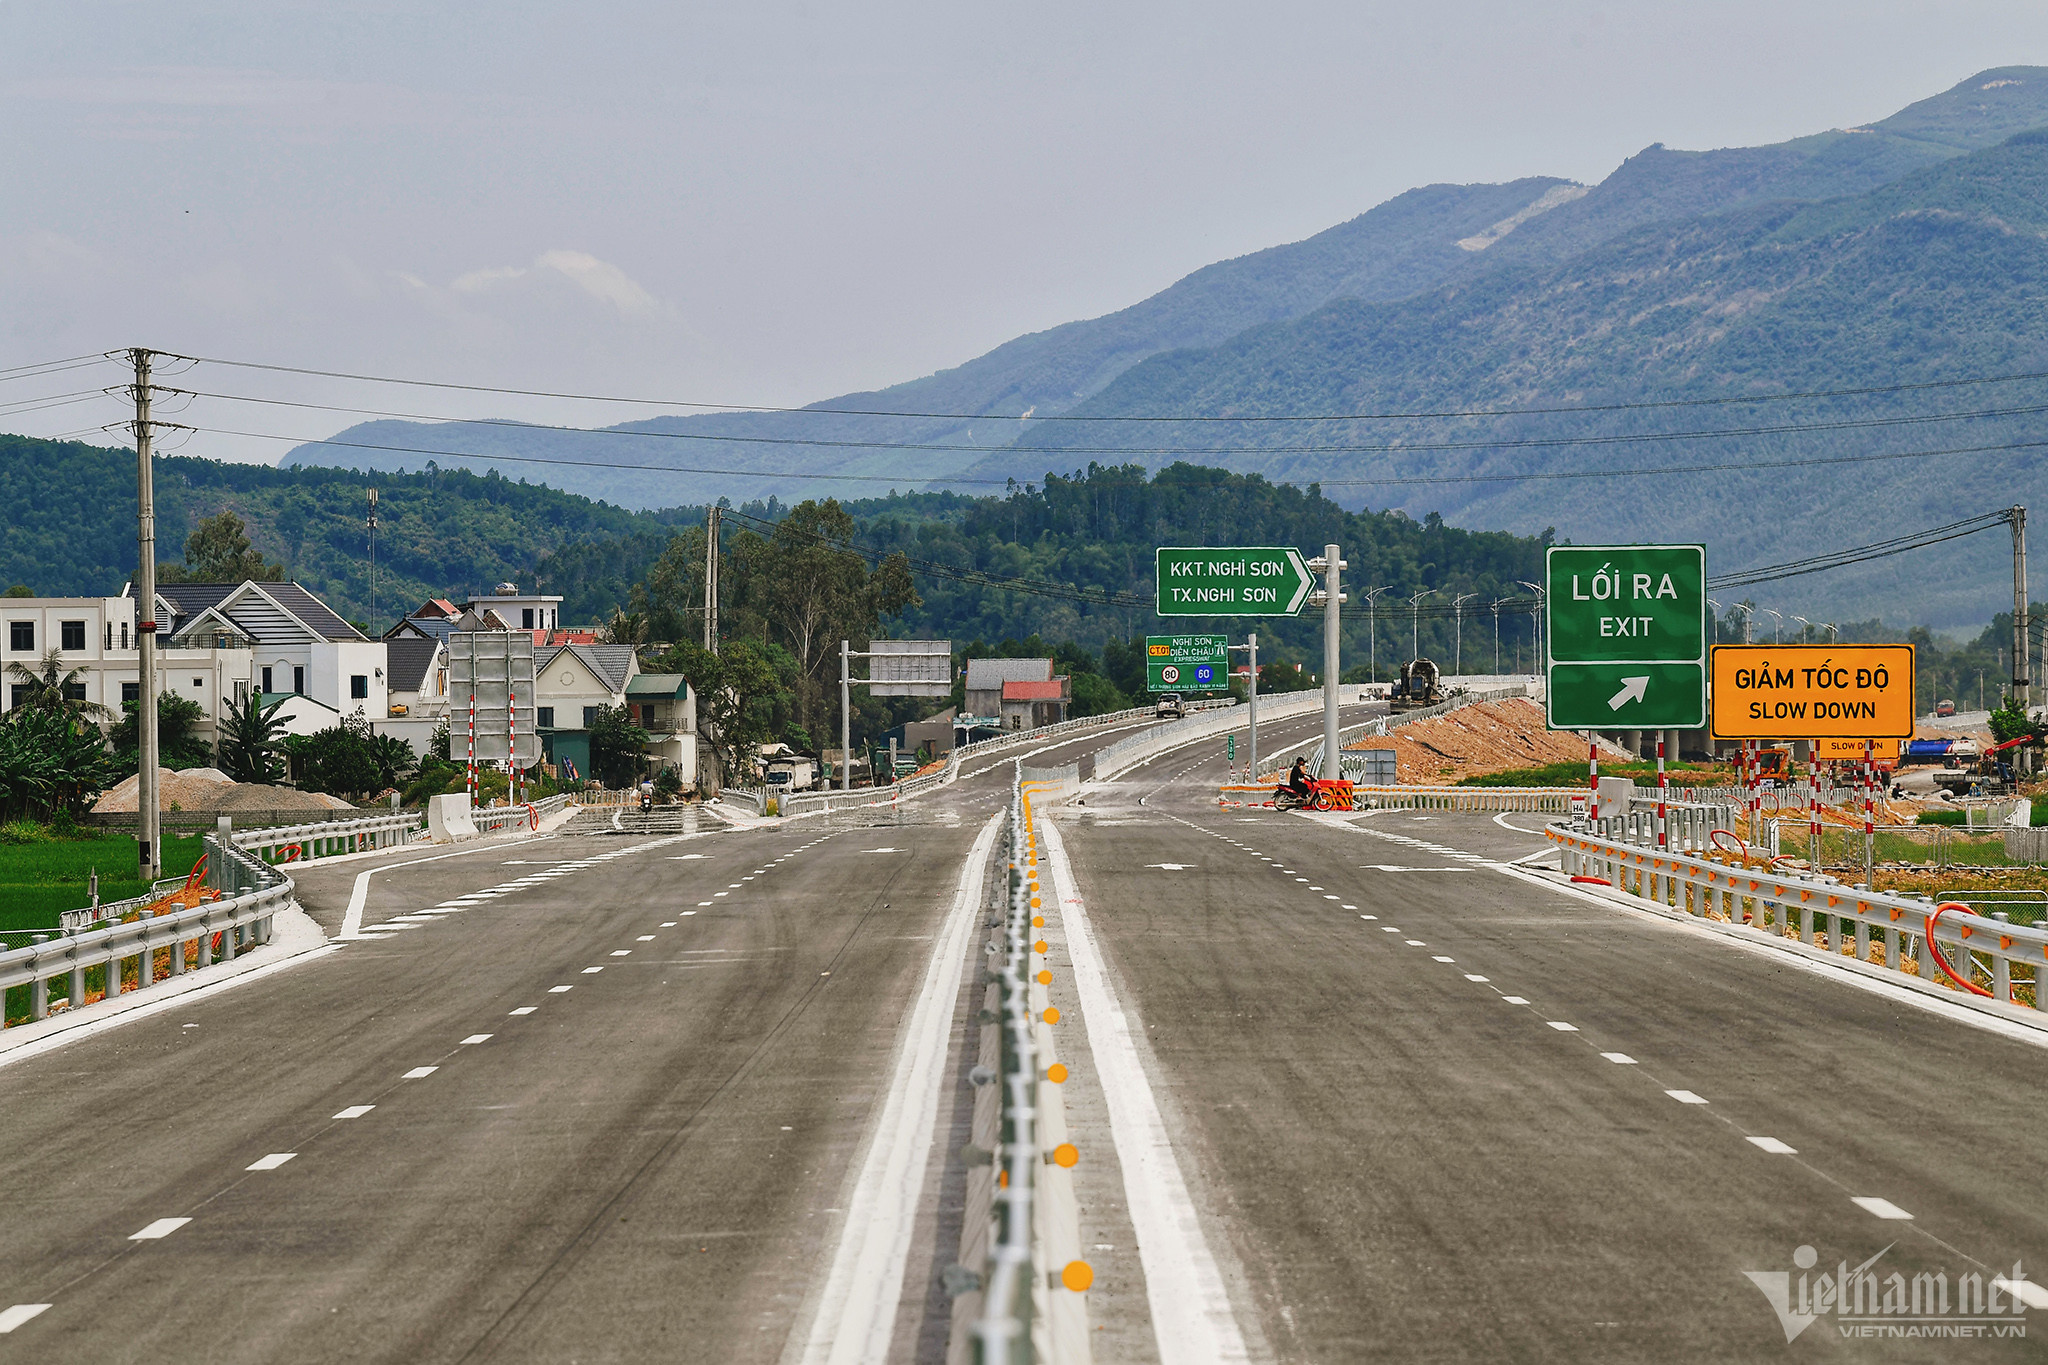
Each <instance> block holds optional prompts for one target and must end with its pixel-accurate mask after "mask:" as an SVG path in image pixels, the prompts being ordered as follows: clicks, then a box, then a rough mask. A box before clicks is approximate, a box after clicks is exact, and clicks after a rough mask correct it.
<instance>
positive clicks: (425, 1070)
mask: <svg viewBox="0 0 2048 1365" xmlns="http://www.w3.org/2000/svg"><path fill="white" fill-rule="evenodd" d="M440 1069H441V1068H440V1067H438V1066H416V1067H414V1068H413V1069H412V1070H410V1071H408V1072H406V1073H405V1074H404V1075H403V1076H400V1077H399V1078H398V1079H400V1080H401V1081H423V1080H425V1079H426V1078H427V1077H429V1076H431V1075H433V1074H434V1073H435V1072H436V1071H439V1070H440Z"/></svg>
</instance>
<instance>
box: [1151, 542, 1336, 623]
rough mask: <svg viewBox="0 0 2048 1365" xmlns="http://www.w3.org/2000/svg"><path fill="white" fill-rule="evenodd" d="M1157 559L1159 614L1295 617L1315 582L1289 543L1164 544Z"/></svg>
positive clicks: (1303, 561) (1313, 576)
mask: <svg viewBox="0 0 2048 1365" xmlns="http://www.w3.org/2000/svg"><path fill="white" fill-rule="evenodd" d="M1155 563H1156V566H1157V570H1158V578H1157V582H1158V589H1159V603H1158V608H1159V615H1161V616H1293V615H1295V614H1296V613H1298V612H1299V611H1300V610H1301V607H1302V604H1303V603H1304V602H1306V601H1308V595H1309V591H1310V589H1312V588H1314V587H1315V584H1316V580H1315V575H1314V574H1312V573H1310V572H1309V567H1308V563H1307V561H1305V560H1304V559H1302V557H1301V551H1299V550H1297V549H1294V548H1293V547H1291V546H1257V547H1251V548H1246V547H1243V546H1238V547H1234V548H1227V549H1211V548H1205V547H1200V546H1185V545H1162V546H1161V547H1160V548H1159V551H1158V554H1157V556H1156V560H1155Z"/></svg>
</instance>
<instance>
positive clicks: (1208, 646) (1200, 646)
mask: <svg viewBox="0 0 2048 1365" xmlns="http://www.w3.org/2000/svg"><path fill="white" fill-rule="evenodd" d="M1229 646H1230V640H1229V637H1227V636H1223V635H1148V636H1146V637H1145V687H1146V689H1147V690H1148V691H1152V692H1215V691H1218V690H1220V689H1222V688H1224V687H1227V686H1229V683H1230V665H1229V657H1230V656H1229V655H1228V654H1227V653H1226V652H1225V651H1226V650H1227V649H1228V648H1229Z"/></svg>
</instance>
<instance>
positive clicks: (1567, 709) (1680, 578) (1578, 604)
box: [1544, 545, 1707, 730]
mask: <svg viewBox="0 0 2048 1365" xmlns="http://www.w3.org/2000/svg"><path fill="white" fill-rule="evenodd" d="M1545 570H1546V584H1547V590H1546V592H1545V594H1544V620H1545V625H1546V630H1545V633H1546V634H1547V635H1548V636H1549V637H1550V649H1549V656H1550V667H1549V674H1548V680H1549V685H1548V688H1547V689H1546V691H1547V697H1546V701H1545V705H1546V709H1547V710H1548V713H1549V719H1550V725H1551V728H1552V729H1557V730H1620V729H1628V730H1653V729H1657V730H1661V729H1693V728H1696V727H1698V726H1702V725H1705V724H1706V723H1707V552H1706V549H1705V548H1704V547H1703V546H1699V545H1553V546H1551V547H1550V549H1549V551H1548V553H1547V554H1546V556H1545Z"/></svg>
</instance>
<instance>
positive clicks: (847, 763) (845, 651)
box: [839, 640, 853, 792]
mask: <svg viewBox="0 0 2048 1365" xmlns="http://www.w3.org/2000/svg"><path fill="white" fill-rule="evenodd" d="M852 750H853V644H852V642H851V641H848V640H841V641H840V642H839V790H841V791H843V792H850V791H852V790H853V755H852Z"/></svg>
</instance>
